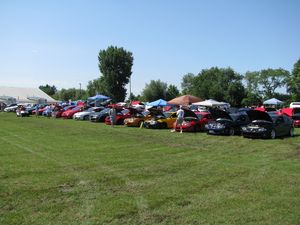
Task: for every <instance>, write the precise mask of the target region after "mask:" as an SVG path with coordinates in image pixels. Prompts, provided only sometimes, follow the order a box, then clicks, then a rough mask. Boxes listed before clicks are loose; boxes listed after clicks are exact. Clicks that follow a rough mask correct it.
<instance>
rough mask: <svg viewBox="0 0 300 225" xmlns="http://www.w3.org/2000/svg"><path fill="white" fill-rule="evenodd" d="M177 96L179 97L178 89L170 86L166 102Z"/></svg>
mask: <svg viewBox="0 0 300 225" xmlns="http://www.w3.org/2000/svg"><path fill="white" fill-rule="evenodd" d="M179 95H180V92H179V90H178V88H177V87H176V86H175V85H173V84H170V85H169V86H168V89H167V93H166V100H168V101H169V100H171V99H173V98H176V97H178V96H179Z"/></svg>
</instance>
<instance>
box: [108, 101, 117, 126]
mask: <svg viewBox="0 0 300 225" xmlns="http://www.w3.org/2000/svg"><path fill="white" fill-rule="evenodd" d="M108 115H109V119H110V125H111V127H114V125H115V123H116V116H117V113H116V109H115V106H111V108H110V110H109V112H108Z"/></svg>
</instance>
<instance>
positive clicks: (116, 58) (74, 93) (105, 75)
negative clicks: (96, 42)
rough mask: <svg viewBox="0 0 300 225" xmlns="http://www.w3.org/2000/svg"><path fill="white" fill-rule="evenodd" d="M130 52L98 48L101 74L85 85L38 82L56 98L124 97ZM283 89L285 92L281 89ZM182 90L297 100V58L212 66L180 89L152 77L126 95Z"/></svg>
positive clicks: (153, 96) (238, 98) (149, 97)
mask: <svg viewBox="0 0 300 225" xmlns="http://www.w3.org/2000/svg"><path fill="white" fill-rule="evenodd" d="M133 60H134V58H133V54H132V53H131V52H129V51H126V50H125V49H124V48H118V47H115V46H109V47H108V48H107V49H105V50H100V51H99V54H98V62H99V63H98V67H99V70H100V73H101V75H100V77H98V78H96V79H94V80H91V81H89V82H88V85H87V88H86V89H82V90H81V89H76V88H69V89H64V88H63V89H61V90H57V88H56V87H55V86H54V85H52V86H51V85H49V84H46V85H41V86H40V87H39V88H40V89H41V90H43V91H44V92H46V93H47V94H48V95H50V96H52V97H54V98H55V99H59V100H65V101H67V100H69V99H72V100H78V99H87V98H88V97H90V96H93V95H95V94H97V93H99V94H103V95H107V96H110V97H111V98H112V99H113V100H114V101H116V102H120V101H124V100H125V97H126V92H127V89H126V85H127V84H128V83H129V81H130V77H131V74H132V66H133ZM280 89H281V90H283V89H285V90H286V94H283V93H282V91H281V92H280V91H279V90H280ZM183 94H191V95H195V96H198V97H201V98H203V99H209V98H212V99H215V100H217V101H225V102H229V103H230V104H231V105H232V106H245V105H248V106H250V105H259V104H261V103H262V102H263V100H265V99H268V98H272V97H276V98H279V99H280V100H283V101H286V102H291V101H300V59H299V60H298V61H297V62H296V63H295V64H294V67H293V69H292V71H291V72H289V71H287V70H284V69H282V68H277V69H271V68H267V69H262V70H260V71H247V72H246V73H245V74H243V75H242V74H239V73H237V72H236V71H234V70H233V69H232V68H219V67H212V68H209V69H203V70H201V71H200V72H199V73H198V74H196V75H195V74H193V73H187V74H185V75H183V76H182V80H181V92H180V91H179V89H178V87H176V86H175V85H173V84H168V83H166V82H163V81H161V80H151V81H150V82H149V83H146V84H145V87H144V89H143V90H142V92H141V93H140V94H139V95H137V96H135V95H134V94H131V95H130V96H128V99H129V100H141V101H154V100H157V99H159V98H162V99H166V100H170V99H172V98H175V97H177V96H180V95H183Z"/></svg>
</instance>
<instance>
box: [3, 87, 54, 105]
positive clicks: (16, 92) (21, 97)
mask: <svg viewBox="0 0 300 225" xmlns="http://www.w3.org/2000/svg"><path fill="white" fill-rule="evenodd" d="M0 96H9V97H12V98H15V99H16V101H17V103H37V101H38V99H44V100H45V101H46V102H47V103H56V102H58V101H56V100H55V99H53V98H51V97H50V96H49V95H47V94H46V93H45V92H43V91H42V90H40V89H39V88H19V87H0Z"/></svg>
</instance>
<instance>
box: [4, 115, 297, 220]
mask: <svg viewBox="0 0 300 225" xmlns="http://www.w3.org/2000/svg"><path fill="white" fill-rule="evenodd" d="M296 133H298V134H299V133H300V130H296ZM299 212H300V137H299V136H296V137H294V138H285V139H276V140H251V139H244V138H242V137H239V136H235V137H222V136H208V135H206V134H205V133H196V134H188V133H184V134H179V133H170V131H169V130H148V129H139V128H126V127H123V126H118V127H115V128H111V127H110V126H107V125H104V124H99V123H90V122H81V121H72V120H61V119H57V120H55V119H47V118H35V117H30V118H17V117H16V116H15V115H14V114H7V113H0V224H1V225H2V224H3V225H8V224H12V225H17V224H30V225H32V224H55V225H58V224H68V225H69V224H80V225H83V224H299V223H300V213H299Z"/></svg>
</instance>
